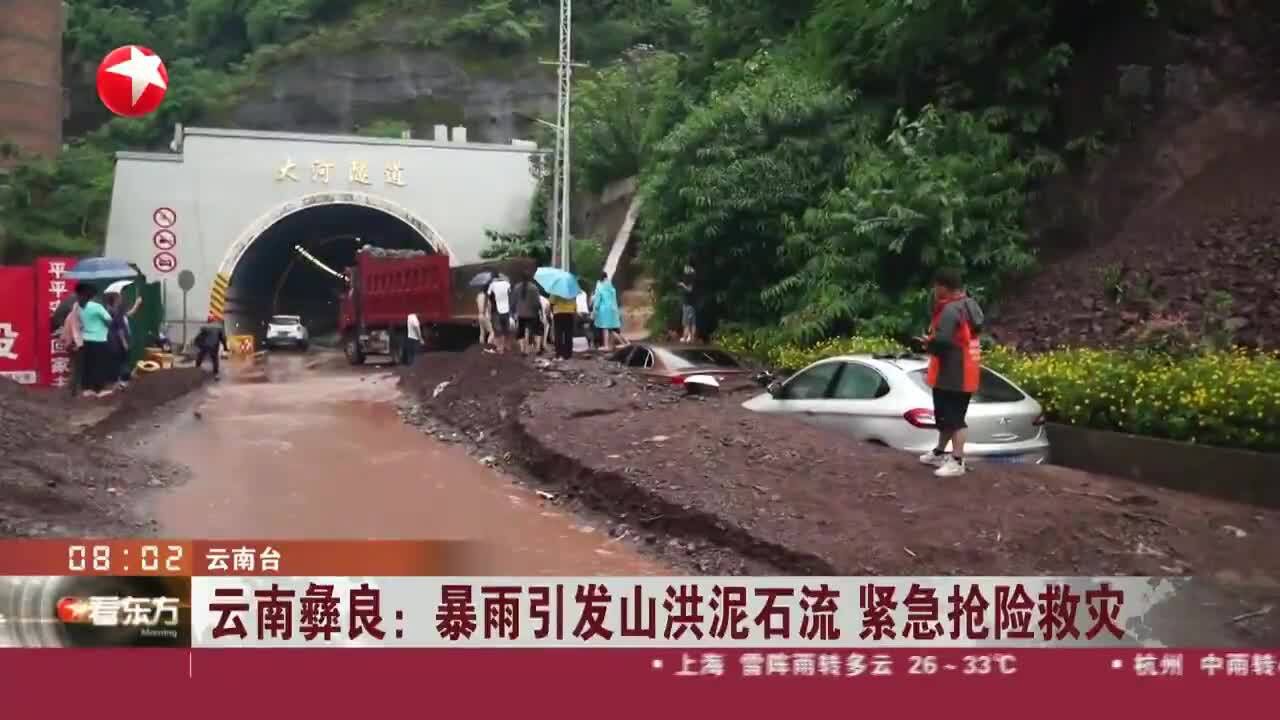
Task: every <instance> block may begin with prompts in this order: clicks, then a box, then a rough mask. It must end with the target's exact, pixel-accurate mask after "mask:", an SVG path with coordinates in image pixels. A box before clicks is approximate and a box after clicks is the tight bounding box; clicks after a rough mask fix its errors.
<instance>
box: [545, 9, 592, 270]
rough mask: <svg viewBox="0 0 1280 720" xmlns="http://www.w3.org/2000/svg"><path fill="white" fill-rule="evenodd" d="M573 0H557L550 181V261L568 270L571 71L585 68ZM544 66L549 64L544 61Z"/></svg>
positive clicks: (571, 189) (570, 189) (570, 186)
mask: <svg viewBox="0 0 1280 720" xmlns="http://www.w3.org/2000/svg"><path fill="white" fill-rule="evenodd" d="M572 25H573V8H572V0H560V57H559V58H558V59H557V60H556V62H555V64H556V79H557V81H558V82H557V85H558V87H557V89H556V149H555V153H554V154H553V156H552V161H553V162H552V164H553V170H552V172H553V173H554V174H553V175H552V180H551V208H552V210H551V262H552V264H553V265H555V266H557V267H559V268H560V269H562V270H569V256H570V255H571V252H570V250H569V238H570V235H569V218H570V214H569V197H570V196H571V195H572V194H573V186H572V185H570V184H569V164H570V162H569V137H570V133H569V112H570V86H571V85H572V80H573V68H575V67H584V65H583V64H581V63H575V62H573V54H572V46H573V37H572ZM543 64H550V63H549V62H547V61H543Z"/></svg>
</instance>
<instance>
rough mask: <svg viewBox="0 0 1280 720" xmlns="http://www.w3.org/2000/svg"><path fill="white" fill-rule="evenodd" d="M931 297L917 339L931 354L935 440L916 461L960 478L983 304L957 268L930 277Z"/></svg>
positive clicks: (975, 386) (939, 473) (974, 387)
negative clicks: (929, 314) (924, 331)
mask: <svg viewBox="0 0 1280 720" xmlns="http://www.w3.org/2000/svg"><path fill="white" fill-rule="evenodd" d="M933 299H934V305H933V319H932V321H931V322H930V324H929V334H928V335H925V336H923V337H919V338H916V340H917V341H918V342H919V343H920V344H921V345H923V346H924V349H925V351H926V352H927V353H929V370H928V376H927V382H928V384H929V387H931V388H933V419H934V422H935V423H936V424H937V426H938V444H937V446H936V447H935V448H934V449H933V450H931V451H929V452H927V453H925V454H924V455H921V456H920V462H922V463H924V464H926V465H931V466H933V467H936V468H937V469H936V470H935V471H934V474H935V475H937V476H938V477H959V476H961V475H964V474H965V472H967V471H968V466H967V465H966V464H965V461H964V442H965V428H967V427H968V426H967V425H966V424H965V415H966V414H968V412H969V400H970V399H971V398H972V397H973V394H974V393H975V392H977V391H978V380H979V377H980V373H981V370H982V352H981V348H980V345H979V342H978V333H979V332H980V331H981V330H982V323H983V321H984V317H983V314H982V308H981V307H979V306H978V303H977V302H976V301H974V299H973V298H971V297H969V295H968V294H967V293H966V292H965V290H964V285H963V284H962V283H961V281H960V273H959V272H958V271H956V270H942V271H940V272H938V274H937V275H936V276H935V277H934V282H933ZM948 444H950V446H951V453H950V454H948V453H947V446H948Z"/></svg>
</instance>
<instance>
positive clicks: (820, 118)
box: [641, 54, 857, 324]
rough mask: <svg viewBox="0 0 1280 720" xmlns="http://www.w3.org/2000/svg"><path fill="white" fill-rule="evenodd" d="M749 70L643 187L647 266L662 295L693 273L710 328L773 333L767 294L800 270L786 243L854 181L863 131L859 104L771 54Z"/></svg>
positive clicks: (701, 115)
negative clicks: (712, 322) (830, 196)
mask: <svg viewBox="0 0 1280 720" xmlns="http://www.w3.org/2000/svg"><path fill="white" fill-rule="evenodd" d="M745 68H746V69H745V73H746V75H745V77H744V79H743V80H742V81H741V82H740V83H739V84H738V85H737V86H736V87H734V88H732V89H731V90H730V91H728V92H725V93H723V94H719V95H716V96H715V97H714V98H713V99H712V101H711V102H710V103H708V104H707V105H704V106H701V107H699V108H697V109H695V110H694V111H693V112H692V114H690V116H689V117H688V118H687V119H685V120H684V121H683V122H682V123H680V125H678V126H677V127H676V129H675V130H674V131H672V133H671V134H670V135H669V136H668V137H667V138H666V139H665V140H664V141H663V142H661V143H659V144H658V145H657V147H656V150H655V156H654V160H653V164H652V166H651V168H650V170H649V171H648V172H646V173H645V177H644V178H643V181H642V185H641V192H642V193H643V195H644V198H645V211H644V213H643V216H642V218H641V223H642V231H643V233H644V243H643V244H642V246H641V258H642V260H643V261H644V262H646V263H647V264H648V265H649V267H650V268H651V269H652V270H653V273H654V279H655V282H656V287H657V290H658V292H659V293H660V295H663V296H666V297H668V298H670V297H671V296H672V295H673V293H674V290H675V283H676V281H677V279H678V275H679V272H680V268H682V267H683V266H684V264H685V262H687V261H692V262H693V264H694V265H695V267H696V268H697V270H698V275H699V284H700V286H701V287H702V288H703V291H704V293H706V296H705V297H706V302H707V308H706V311H707V314H708V315H709V316H714V315H716V314H727V315H729V316H731V317H732V318H733V319H734V320H738V321H745V322H752V323H766V324H767V323H770V321H771V320H772V319H773V317H774V316H773V313H771V312H770V309H769V308H767V307H766V306H765V304H764V299H763V297H762V295H761V291H762V290H763V289H764V288H766V287H768V286H770V285H772V284H774V283H776V282H778V281H779V280H781V279H782V278H783V277H785V276H786V275H787V274H788V273H789V272H791V271H793V270H794V268H793V267H790V266H788V265H787V264H786V258H785V257H783V256H782V255H781V254H780V252H779V251H780V249H781V243H782V239H783V238H784V237H785V236H786V234H787V228H788V227H790V226H791V224H792V223H794V222H795V221H796V220H798V219H799V218H800V217H801V216H802V215H803V213H804V211H805V210H806V209H807V208H808V207H809V206H810V204H811V203H812V201H813V199H814V198H817V197H821V196H822V195H823V193H825V192H826V191H827V190H829V189H830V188H831V187H832V186H833V184H834V183H835V182H836V181H838V180H839V179H841V178H842V177H843V176H844V171H845V165H844V159H845V157H846V150H845V146H846V145H847V144H848V143H849V142H850V141H851V140H852V139H853V138H854V137H856V135H857V126H856V123H855V122H854V121H853V119H852V117H851V115H850V112H849V111H850V108H851V107H852V102H853V99H852V97H851V96H849V95H848V94H847V93H845V92H843V91H841V90H839V89H837V88H835V87H833V86H831V85H829V84H827V83H825V82H823V81H821V80H818V79H815V78H813V77H812V76H809V75H806V74H805V73H804V72H802V71H801V70H800V69H799V68H798V67H797V66H796V65H795V64H792V63H787V62H782V61H775V60H773V59H771V58H770V57H769V56H768V55H767V54H760V55H758V56H756V57H755V58H753V59H752V60H750V61H749V62H748V63H746V65H745ZM663 310H669V308H667V307H660V308H659V312H662V311H663Z"/></svg>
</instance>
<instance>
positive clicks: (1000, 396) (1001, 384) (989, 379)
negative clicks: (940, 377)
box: [907, 368, 1027, 403]
mask: <svg viewBox="0 0 1280 720" xmlns="http://www.w3.org/2000/svg"><path fill="white" fill-rule="evenodd" d="M907 374H908V375H910V376H911V379H912V380H914V381H915V383H916V384H917V385H919V386H920V387H922V388H924V389H925V390H928V389H929V384H928V383H926V382H925V379H924V375H925V371H924V370H913V371H911V372H909V373H907ZM1026 397H1027V396H1026V395H1023V394H1022V391H1021V390H1019V389H1018V388H1016V387H1014V386H1013V385H1010V384H1009V383H1008V382H1006V381H1005V380H1004V378H1001V377H1000V376H999V375H997V374H995V373H993V372H991V371H990V370H988V369H986V368H983V369H982V373H981V374H980V375H979V376H978V392H976V393H974V396H973V402H980V403H1004V402H1021V401H1022V400H1024V399H1026Z"/></svg>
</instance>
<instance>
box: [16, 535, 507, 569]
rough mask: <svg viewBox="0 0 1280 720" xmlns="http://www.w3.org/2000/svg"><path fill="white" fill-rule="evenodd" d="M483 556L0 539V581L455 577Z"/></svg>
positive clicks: (417, 546)
mask: <svg viewBox="0 0 1280 720" xmlns="http://www.w3.org/2000/svg"><path fill="white" fill-rule="evenodd" d="M484 551H485V549H484V548H483V546H481V545H479V544H477V543H472V542H459V541H438V540H427V541H420V540H358V541H352V540H252V539H239V540H157V539H154V538H148V539H143V540H134V539H108V538H96V539H83V540H79V539H77V540H65V539H64V540H0V576H39V575H49V576H53V575H73V576H116V577H131V576H147V577H151V576H170V577H191V576H201V575H208V576H226V575H244V576H268V575H286V576H295V577H296V576H306V575H324V576H327V575H357V574H358V575H377V576H430V575H458V574H465V573H467V572H473V571H474V570H475V568H476V567H477V562H476V559H477V558H478V557H480V554H481V553H483V552H484Z"/></svg>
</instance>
